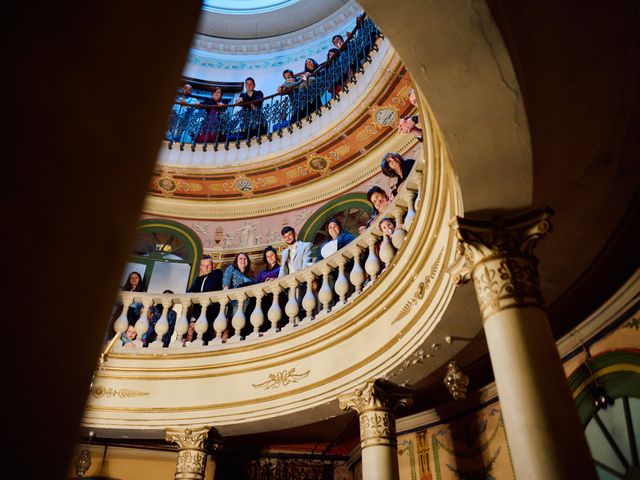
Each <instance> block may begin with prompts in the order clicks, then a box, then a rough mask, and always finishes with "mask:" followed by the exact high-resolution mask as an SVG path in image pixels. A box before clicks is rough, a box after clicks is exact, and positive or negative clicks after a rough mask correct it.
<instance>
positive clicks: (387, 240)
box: [380, 233, 396, 268]
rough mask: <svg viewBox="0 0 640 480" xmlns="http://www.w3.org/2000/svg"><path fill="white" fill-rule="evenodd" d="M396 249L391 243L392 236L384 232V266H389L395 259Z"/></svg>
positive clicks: (381, 250) (382, 257) (381, 243)
mask: <svg viewBox="0 0 640 480" xmlns="http://www.w3.org/2000/svg"><path fill="white" fill-rule="evenodd" d="M395 254H396V251H395V249H394V248H393V245H392V244H391V237H389V235H387V234H386V233H383V234H382V241H381V242H380V260H382V261H383V262H384V267H385V268H387V267H388V266H389V264H390V263H391V260H393V257H394V256H395Z"/></svg>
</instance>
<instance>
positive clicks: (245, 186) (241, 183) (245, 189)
mask: <svg viewBox="0 0 640 480" xmlns="http://www.w3.org/2000/svg"><path fill="white" fill-rule="evenodd" d="M233 188H235V189H236V190H237V191H239V192H240V193H242V194H245V195H246V194H250V193H251V192H253V190H254V189H255V188H256V185H255V183H254V182H253V181H252V180H251V179H249V178H247V177H245V176H244V175H239V176H237V177H236V178H234V179H233Z"/></svg>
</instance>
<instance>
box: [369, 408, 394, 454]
mask: <svg viewBox="0 0 640 480" xmlns="http://www.w3.org/2000/svg"><path fill="white" fill-rule="evenodd" d="M360 442H361V446H362V448H364V447H367V446H372V445H389V446H395V445H396V421H395V418H394V416H393V414H392V413H391V412H388V411H372V412H364V413H362V414H361V415H360Z"/></svg>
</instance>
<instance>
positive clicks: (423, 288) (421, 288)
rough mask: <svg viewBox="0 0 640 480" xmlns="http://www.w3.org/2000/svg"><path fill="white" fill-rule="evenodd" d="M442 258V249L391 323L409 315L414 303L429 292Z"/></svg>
mask: <svg viewBox="0 0 640 480" xmlns="http://www.w3.org/2000/svg"><path fill="white" fill-rule="evenodd" d="M441 260H442V250H440V253H439V254H438V258H437V259H436V262H435V263H434V264H433V266H432V267H431V271H430V272H429V274H428V275H427V276H426V277H425V278H424V280H423V281H421V282H420V283H419V284H418V287H417V288H416V290H415V291H414V292H413V296H412V297H411V300H409V301H408V302H407V303H405V304H404V305H403V306H402V308H401V309H400V312H398V315H397V316H396V318H395V320H394V321H393V322H391V325H393V324H394V323H397V322H399V321H400V320H402V319H403V318H404V317H406V316H407V315H409V313H410V312H411V310H412V309H413V307H414V305H416V304H417V303H418V302H419V301H420V300H422V299H423V298H424V295H425V294H426V293H427V290H429V285H430V284H431V282H432V281H433V280H434V279H435V278H436V274H437V273H438V269H439V268H440V261H441Z"/></svg>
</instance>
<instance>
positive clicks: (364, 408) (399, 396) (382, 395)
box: [338, 379, 413, 414]
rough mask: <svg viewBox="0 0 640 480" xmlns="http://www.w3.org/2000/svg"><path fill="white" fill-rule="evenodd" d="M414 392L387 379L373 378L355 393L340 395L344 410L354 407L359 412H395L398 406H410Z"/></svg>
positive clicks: (341, 405)
mask: <svg viewBox="0 0 640 480" xmlns="http://www.w3.org/2000/svg"><path fill="white" fill-rule="evenodd" d="M412 395H413V392H412V390H411V389H409V388H405V387H399V386H397V385H395V384H393V383H391V382H389V381H387V380H381V379H377V380H374V379H371V380H368V381H367V383H365V384H364V385H363V386H362V387H359V388H356V389H355V391H354V392H353V393H344V394H342V395H339V396H338V401H339V402H340V408H341V409H342V410H349V409H353V410H355V411H356V412H358V414H362V413H365V412H369V411H389V412H393V410H395V409H396V408H398V407H401V406H409V405H411V403H412V402H413V399H412V398H411V397H412Z"/></svg>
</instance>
